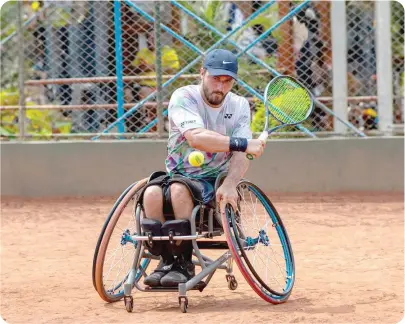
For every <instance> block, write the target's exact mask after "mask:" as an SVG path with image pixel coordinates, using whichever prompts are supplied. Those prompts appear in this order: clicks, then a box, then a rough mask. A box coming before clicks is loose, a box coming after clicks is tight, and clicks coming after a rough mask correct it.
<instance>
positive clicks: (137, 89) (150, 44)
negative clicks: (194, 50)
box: [127, 28, 180, 130]
mask: <svg viewBox="0 0 405 324" xmlns="http://www.w3.org/2000/svg"><path fill="white" fill-rule="evenodd" d="M161 51H162V70H163V74H174V73H176V72H178V71H179V69H180V61H179V57H178V55H177V52H176V50H175V49H174V48H172V47H170V46H168V45H164V46H162V47H161ZM155 61H156V48H155V37H154V30H153V29H152V28H151V29H149V30H148V32H147V47H144V48H141V49H140V50H139V51H138V53H137V54H136V56H135V59H134V61H133V62H132V65H133V66H134V68H135V69H134V73H135V74H136V75H139V76H147V77H150V78H148V79H144V80H140V81H139V82H137V84H136V85H134V88H133V90H127V92H128V94H129V93H130V92H132V93H133V95H134V97H135V98H136V99H138V100H139V101H140V100H143V99H145V98H146V97H147V96H148V95H150V94H151V93H152V92H153V91H155V90H156V71H155V68H156V67H155ZM141 111H142V112H141V115H142V117H143V120H144V122H143V125H145V126H146V125H147V124H148V123H150V122H151V121H152V120H153V119H155V117H156V108H145V107H142V108H141ZM151 130H155V128H153V129H151Z"/></svg>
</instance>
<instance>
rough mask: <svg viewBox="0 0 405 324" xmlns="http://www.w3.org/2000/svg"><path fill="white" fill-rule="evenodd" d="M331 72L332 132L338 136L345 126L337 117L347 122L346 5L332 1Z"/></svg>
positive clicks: (344, 129)
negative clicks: (333, 114)
mask: <svg viewBox="0 0 405 324" xmlns="http://www.w3.org/2000/svg"><path fill="white" fill-rule="evenodd" d="M331 25H332V71H333V112H334V113H335V116H334V118H333V130H334V131H335V132H337V133H339V134H342V133H344V132H345V131H346V126H345V125H344V124H342V123H340V122H339V121H338V119H337V117H340V118H341V119H343V120H345V121H347V107H348V105H347V36H346V30H347V29H346V3H345V2H344V1H332V5H331Z"/></svg>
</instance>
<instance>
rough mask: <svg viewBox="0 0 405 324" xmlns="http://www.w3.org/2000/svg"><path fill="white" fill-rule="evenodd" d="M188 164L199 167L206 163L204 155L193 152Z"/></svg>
mask: <svg viewBox="0 0 405 324" xmlns="http://www.w3.org/2000/svg"><path fill="white" fill-rule="evenodd" d="M188 162H189V163H190V164H191V165H192V166H195V167H199V166H201V165H202V164H203V163H204V154H202V153H201V152H199V151H194V152H191V154H190V155H189V156H188Z"/></svg>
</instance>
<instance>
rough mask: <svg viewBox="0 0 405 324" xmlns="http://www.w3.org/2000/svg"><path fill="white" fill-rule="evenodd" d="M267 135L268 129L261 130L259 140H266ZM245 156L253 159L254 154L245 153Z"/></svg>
mask: <svg viewBox="0 0 405 324" xmlns="http://www.w3.org/2000/svg"><path fill="white" fill-rule="evenodd" d="M268 136H269V132H268V131H263V133H261V134H260V136H259V141H262V142H266V140H267V137H268ZM246 157H247V158H248V159H249V160H253V159H254V156H253V155H252V154H250V153H248V154H246Z"/></svg>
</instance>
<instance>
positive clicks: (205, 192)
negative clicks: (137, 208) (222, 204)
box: [139, 174, 216, 219]
mask: <svg viewBox="0 0 405 324" xmlns="http://www.w3.org/2000/svg"><path fill="white" fill-rule="evenodd" d="M215 181H216V178H204V179H191V178H187V177H185V176H182V175H178V174H175V175H173V176H170V175H168V174H165V175H160V176H158V177H156V178H153V179H151V180H150V181H149V182H148V183H147V184H146V186H145V187H144V188H143V189H142V192H141V195H140V198H139V201H140V203H141V204H142V202H143V194H144V192H145V190H146V188H147V187H149V186H159V187H161V188H162V190H163V213H164V215H165V218H166V219H171V218H174V213H173V208H172V206H171V197H170V185H171V184H172V183H175V182H177V183H181V184H183V185H185V186H186V187H187V188H188V189H189V191H190V194H191V196H192V198H193V202H194V206H196V205H198V204H203V205H207V204H209V203H211V202H212V201H213V200H214V199H215Z"/></svg>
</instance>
